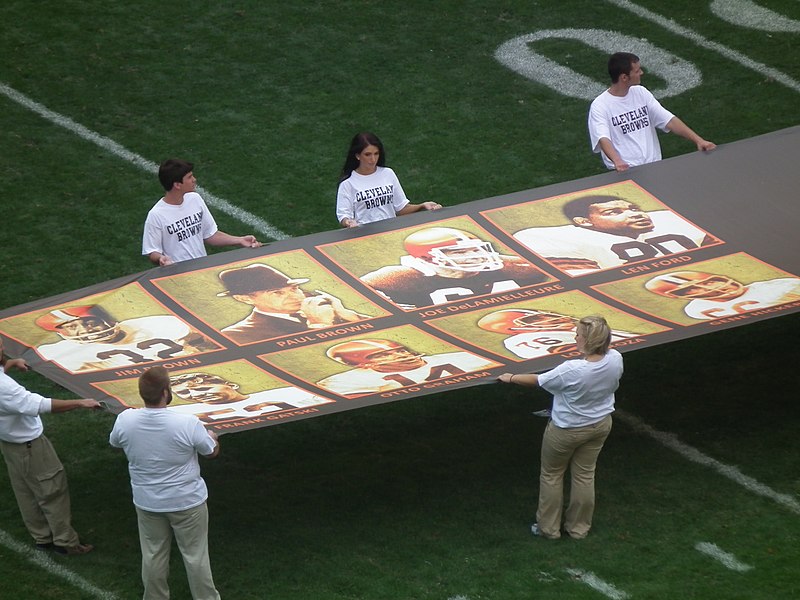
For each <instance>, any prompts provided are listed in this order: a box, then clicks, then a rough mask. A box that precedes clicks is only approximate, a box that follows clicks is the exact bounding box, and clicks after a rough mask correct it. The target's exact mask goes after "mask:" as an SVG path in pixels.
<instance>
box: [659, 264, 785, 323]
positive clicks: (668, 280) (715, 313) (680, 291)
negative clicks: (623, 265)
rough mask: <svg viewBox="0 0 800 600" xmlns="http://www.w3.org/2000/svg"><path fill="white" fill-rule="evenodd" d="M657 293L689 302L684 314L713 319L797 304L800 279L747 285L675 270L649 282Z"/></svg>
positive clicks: (709, 275)
mask: <svg viewBox="0 0 800 600" xmlns="http://www.w3.org/2000/svg"><path fill="white" fill-rule="evenodd" d="M645 288H646V289H647V290H649V291H651V292H653V293H654V294H658V295H660V296H665V297H667V298H673V299H677V300H688V304H686V306H684V308H683V310H684V312H685V313H686V314H687V315H688V316H690V317H692V318H693V319H700V320H709V319H719V318H722V317H731V316H734V315H738V314H742V313H746V312H750V311H753V310H759V309H762V308H769V307H771V306H778V305H780V304H787V303H789V302H796V301H798V300H800V279H798V278H797V277H781V278H777V279H769V280H766V281H754V282H753V283H748V284H746V285H745V284H743V283H741V282H739V281H736V280H735V279H732V278H730V277H727V276H725V275H715V274H712V273H705V272H703V271H673V272H671V273H663V274H661V275H656V276H655V277H653V278H652V279H650V280H649V281H648V282H647V283H645Z"/></svg>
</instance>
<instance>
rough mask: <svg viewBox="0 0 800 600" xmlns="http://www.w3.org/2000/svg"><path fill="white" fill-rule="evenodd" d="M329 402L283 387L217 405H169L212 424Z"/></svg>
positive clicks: (170, 408)
mask: <svg viewBox="0 0 800 600" xmlns="http://www.w3.org/2000/svg"><path fill="white" fill-rule="evenodd" d="M328 402H331V400H328V399H327V398H323V397H322V396H317V395H316V394H312V393H311V392H307V391H305V390H301V389H300V388H296V387H282V388H276V389H274V390H265V391H263V392H256V393H255V394H250V396H249V397H248V398H247V399H246V400H238V401H236V402H229V403H218V404H206V403H204V402H193V403H191V404H181V405H177V406H170V407H169V410H171V411H174V412H179V413H184V414H191V415H196V416H197V417H198V418H199V419H200V420H201V421H203V422H205V423H213V422H214V421H222V420H225V421H227V420H228V419H244V418H251V417H257V416H259V415H265V414H268V413H271V412H275V411H279V410H287V409H291V408H304V407H306V406H317V405H319V404H326V403H328Z"/></svg>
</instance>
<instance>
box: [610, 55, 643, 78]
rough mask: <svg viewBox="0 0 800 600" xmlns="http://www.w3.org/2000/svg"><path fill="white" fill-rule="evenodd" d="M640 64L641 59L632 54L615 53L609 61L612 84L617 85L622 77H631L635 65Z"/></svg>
mask: <svg viewBox="0 0 800 600" xmlns="http://www.w3.org/2000/svg"><path fill="white" fill-rule="evenodd" d="M637 62H639V57H638V56H636V55H635V54H631V53H630V52H615V53H614V54H612V55H611V56H610V57H609V59H608V74H609V76H610V77H611V83H617V81H619V76H620V75H630V74H631V69H632V68H633V63H637Z"/></svg>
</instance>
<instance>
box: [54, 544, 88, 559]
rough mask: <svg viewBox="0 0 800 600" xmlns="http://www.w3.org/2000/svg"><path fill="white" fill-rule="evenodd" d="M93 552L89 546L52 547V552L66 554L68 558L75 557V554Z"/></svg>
mask: <svg viewBox="0 0 800 600" xmlns="http://www.w3.org/2000/svg"><path fill="white" fill-rule="evenodd" d="M92 550H94V546H92V545H91V544H75V545H74V546H53V551H54V552H55V553H56V554H66V555H68V556H75V555H77V554H88V553H89V552H91V551H92Z"/></svg>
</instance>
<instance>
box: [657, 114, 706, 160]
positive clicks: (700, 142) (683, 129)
mask: <svg viewBox="0 0 800 600" xmlns="http://www.w3.org/2000/svg"><path fill="white" fill-rule="evenodd" d="M667 131H669V132H670V133H675V134H677V135H679V136H681V137H682V138H685V139H687V140H689V141H690V142H692V143H693V144H694V145H695V146H697V149H698V150H700V151H701V152H710V151H711V150H713V149H714V148H716V147H717V145H716V144H715V143H714V142H709V141H708V140H705V139H703V138H701V137H700V136H699V135H697V133H695V132H694V130H693V129H692V128H691V127H689V126H688V125H687V124H686V123H684V122H683V121H681V120H680V119H679V118H678V117H672V118H671V119H670V120H669V123H667Z"/></svg>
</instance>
